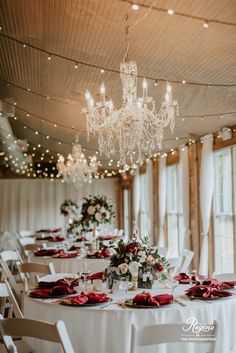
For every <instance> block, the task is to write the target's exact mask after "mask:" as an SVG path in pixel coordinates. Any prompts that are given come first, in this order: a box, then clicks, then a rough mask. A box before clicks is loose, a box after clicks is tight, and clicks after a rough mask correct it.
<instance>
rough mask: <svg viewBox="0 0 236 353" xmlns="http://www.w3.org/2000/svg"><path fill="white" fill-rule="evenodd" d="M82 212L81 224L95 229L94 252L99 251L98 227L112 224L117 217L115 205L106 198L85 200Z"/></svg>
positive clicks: (91, 196)
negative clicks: (115, 216)
mask: <svg viewBox="0 0 236 353" xmlns="http://www.w3.org/2000/svg"><path fill="white" fill-rule="evenodd" d="M83 200H84V201H83V203H82V206H81V212H80V220H79V222H80V224H81V226H83V227H91V226H92V227H93V251H96V250H97V227H98V226H99V225H101V224H106V223H111V221H112V218H113V217H114V215H115V212H114V209H113V208H114V207H113V204H112V203H111V201H110V200H108V198H107V197H106V196H94V195H89V197H84V198H83Z"/></svg>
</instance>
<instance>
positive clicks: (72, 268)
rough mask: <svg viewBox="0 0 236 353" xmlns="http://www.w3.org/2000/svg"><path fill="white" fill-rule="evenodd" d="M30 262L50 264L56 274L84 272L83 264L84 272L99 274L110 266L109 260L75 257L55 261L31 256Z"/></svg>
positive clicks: (51, 258) (45, 257)
mask: <svg viewBox="0 0 236 353" xmlns="http://www.w3.org/2000/svg"><path fill="white" fill-rule="evenodd" d="M30 259H31V261H32V262H37V263H41V264H45V263H46V264H47V263H49V262H52V263H53V265H54V267H55V270H56V272H58V273H75V274H77V273H78V272H82V271H84V264H85V267H86V271H87V270H88V271H91V273H95V272H100V271H103V270H105V268H107V267H108V266H109V264H110V261H109V260H105V259H87V258H81V257H79V256H78V257H75V258H72V259H57V258H53V257H48V256H31V258H30Z"/></svg>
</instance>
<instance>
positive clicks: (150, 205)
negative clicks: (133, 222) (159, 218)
mask: <svg viewBox="0 0 236 353" xmlns="http://www.w3.org/2000/svg"><path fill="white" fill-rule="evenodd" d="M146 175H147V220H148V232H147V233H148V234H149V235H150V240H151V244H153V241H154V239H153V162H152V161H150V160H149V161H147V169H146Z"/></svg>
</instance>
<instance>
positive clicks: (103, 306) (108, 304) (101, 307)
mask: <svg viewBox="0 0 236 353" xmlns="http://www.w3.org/2000/svg"><path fill="white" fill-rule="evenodd" d="M114 304H116V303H113V302H112V303H107V304H104V305H102V306H100V308H99V309H103V308H106V307H107V306H110V305H114Z"/></svg>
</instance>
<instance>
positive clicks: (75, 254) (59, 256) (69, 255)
mask: <svg viewBox="0 0 236 353" xmlns="http://www.w3.org/2000/svg"><path fill="white" fill-rule="evenodd" d="M76 256H78V254H77V253H72V254H69V253H66V252H60V253H59V254H58V255H57V258H59V259H70V258H73V257H76Z"/></svg>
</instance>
